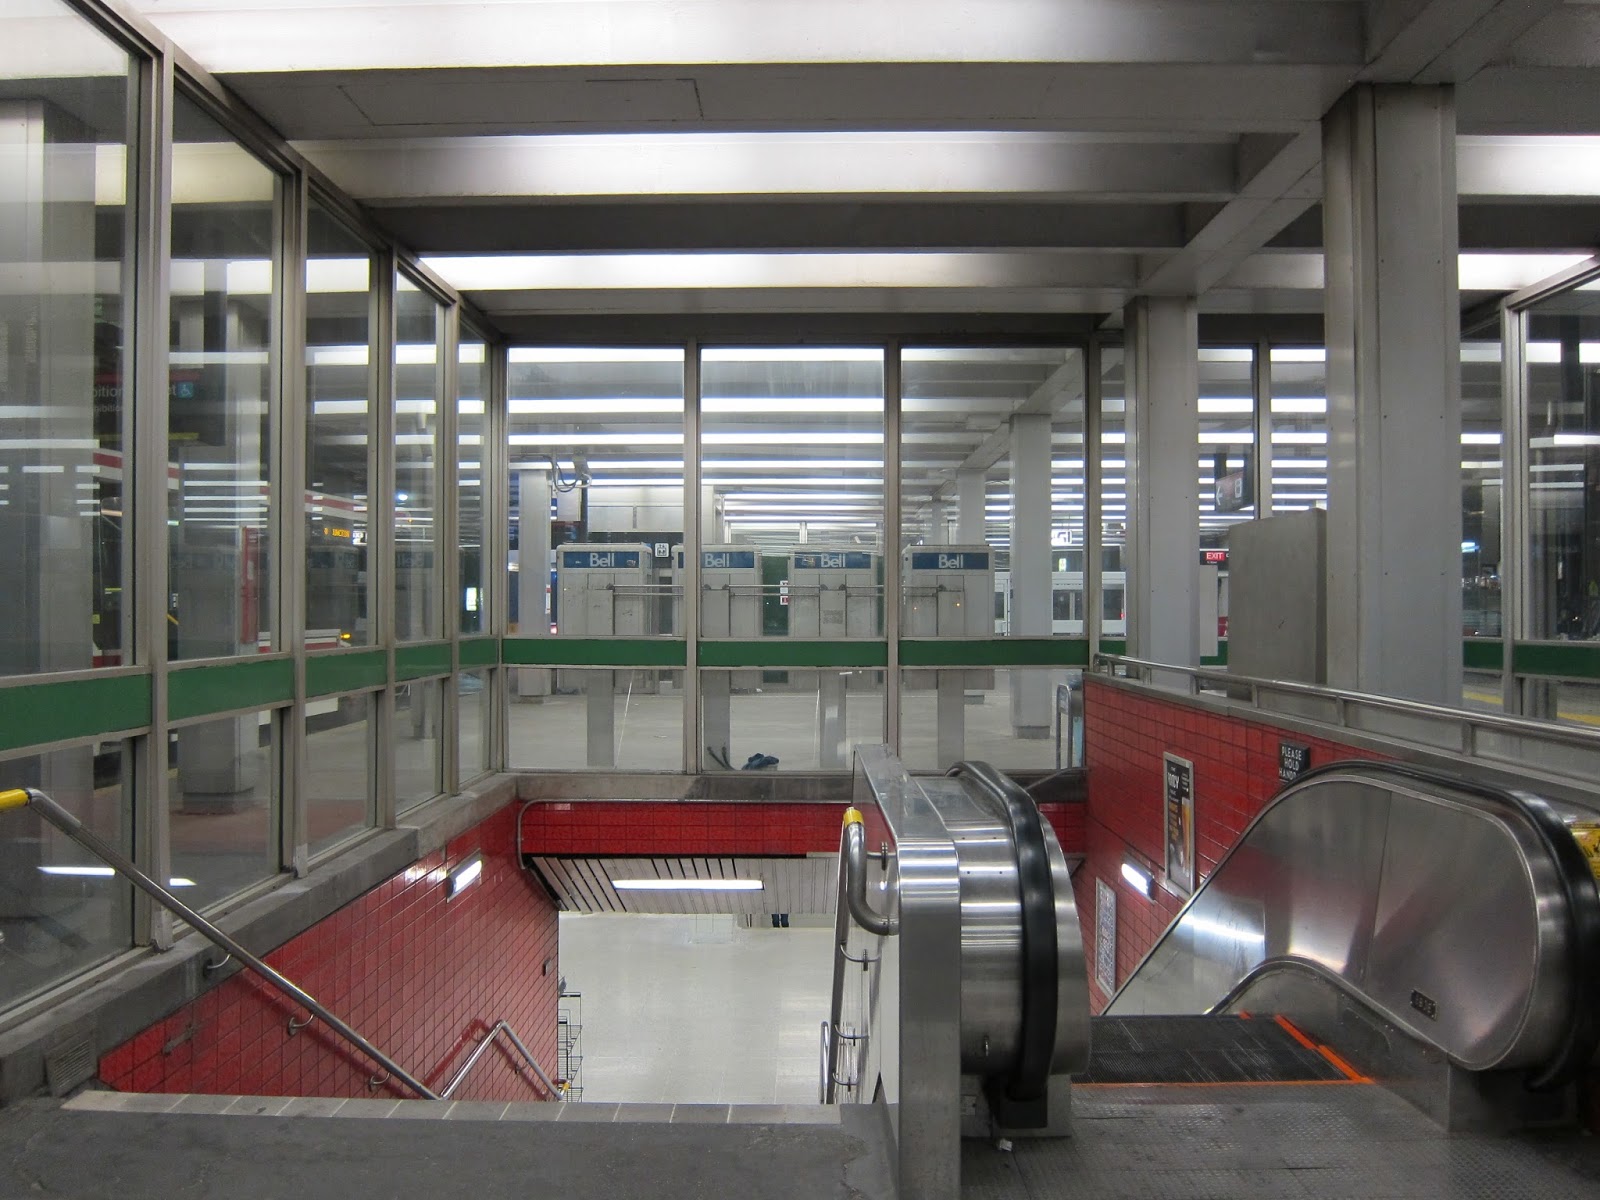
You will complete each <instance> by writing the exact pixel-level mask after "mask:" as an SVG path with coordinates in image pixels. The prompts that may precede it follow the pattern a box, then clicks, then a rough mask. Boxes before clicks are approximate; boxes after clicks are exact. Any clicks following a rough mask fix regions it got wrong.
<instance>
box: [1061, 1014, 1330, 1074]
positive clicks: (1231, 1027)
mask: <svg viewBox="0 0 1600 1200" xmlns="http://www.w3.org/2000/svg"><path fill="white" fill-rule="evenodd" d="M1344 1078H1345V1075H1344V1074H1343V1073H1342V1072H1340V1071H1339V1070H1338V1069H1337V1068H1336V1067H1335V1066H1334V1065H1333V1064H1332V1063H1331V1062H1329V1061H1328V1059H1326V1058H1325V1057H1323V1056H1322V1055H1321V1054H1320V1053H1318V1052H1317V1051H1316V1050H1315V1049H1313V1048H1311V1047H1310V1046H1306V1045H1304V1044H1302V1043H1301V1042H1299V1041H1296V1040H1295V1038H1294V1037H1293V1036H1292V1035H1291V1034H1290V1033H1289V1031H1288V1030H1286V1029H1285V1028H1284V1027H1283V1026H1281V1025H1280V1024H1278V1022H1277V1021H1274V1020H1271V1019H1269V1018H1250V1019H1246V1018H1241V1017H1096V1018H1094V1019H1093V1021H1091V1022H1090V1028H1089V1069H1088V1070H1087V1071H1086V1072H1084V1073H1083V1074H1082V1075H1079V1076H1075V1079H1077V1080H1078V1081H1079V1082H1084V1083H1283V1082H1314V1081H1317V1080H1335V1079H1344Z"/></svg>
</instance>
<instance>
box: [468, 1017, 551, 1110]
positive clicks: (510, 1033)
mask: <svg viewBox="0 0 1600 1200" xmlns="http://www.w3.org/2000/svg"><path fill="white" fill-rule="evenodd" d="M502 1033H503V1034H505V1035H506V1036H507V1037H508V1038H510V1039H511V1044H512V1045H513V1046H515V1047H516V1048H517V1051H518V1052H519V1053H520V1054H521V1055H522V1058H523V1061H524V1062H526V1063H527V1064H528V1065H529V1066H530V1067H532V1068H533V1073H534V1074H535V1075H537V1076H538V1077H539V1082H540V1083H541V1084H543V1085H544V1089H545V1091H547V1092H549V1093H550V1098H551V1099H552V1100H559V1099H561V1097H562V1095H563V1091H562V1089H561V1088H559V1087H557V1086H556V1085H555V1084H554V1083H553V1082H551V1079H550V1076H548V1075H546V1074H545V1073H544V1068H543V1067H541V1066H540V1065H539V1061H538V1059H536V1058H534V1057H533V1055H532V1053H530V1052H529V1050H528V1048H527V1047H526V1046H524V1045H523V1044H522V1039H521V1038H519V1037H518V1036H517V1031H516V1030H515V1029H513V1028H511V1026H510V1025H509V1024H508V1023H506V1022H505V1021H496V1022H495V1023H494V1027H493V1028H492V1029H490V1030H489V1032H488V1033H487V1034H485V1035H484V1037H483V1040H482V1041H480V1042H479V1043H478V1044H477V1045H476V1046H474V1047H473V1050H472V1054H471V1056H470V1057H468V1059H467V1061H466V1062H465V1063H463V1064H462V1066H461V1069H460V1070H459V1071H457V1072H456V1073H455V1076H454V1077H453V1078H452V1079H451V1080H450V1082H449V1083H448V1084H446V1085H445V1088H444V1090H443V1091H441V1092H440V1093H439V1099H441V1100H448V1099H450V1097H451V1096H453V1095H455V1090H456V1088H458V1087H460V1086H461V1081H462V1080H464V1079H465V1078H466V1077H467V1075H468V1074H469V1073H471V1071H472V1068H473V1067H475V1066H477V1065H478V1060H479V1059H480V1058H482V1057H483V1056H484V1054H485V1052H487V1051H488V1049H489V1046H490V1045H491V1044H492V1043H493V1042H494V1039H495V1038H496V1037H498V1036H499V1035H500V1034H502ZM518 1074H521V1072H520V1071H519V1072H518Z"/></svg>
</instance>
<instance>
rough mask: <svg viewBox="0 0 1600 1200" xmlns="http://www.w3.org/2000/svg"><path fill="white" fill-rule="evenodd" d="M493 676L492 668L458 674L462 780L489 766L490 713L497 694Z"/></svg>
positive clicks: (469, 778)
mask: <svg viewBox="0 0 1600 1200" xmlns="http://www.w3.org/2000/svg"><path fill="white" fill-rule="evenodd" d="M491 679H492V674H491V672H489V671H463V672H461V674H460V675H459V676H457V677H456V680H457V682H456V690H457V705H456V720H457V735H458V736H457V740H458V741H459V743H460V747H461V750H460V757H461V782H462V783H468V782H470V781H471V780H474V779H476V778H477V777H478V776H479V775H482V774H483V773H484V772H485V771H487V770H488V769H489V729H490V716H489V714H490V701H491V699H492V698H493V694H494V690H493V688H492V687H491V686H490V681H491Z"/></svg>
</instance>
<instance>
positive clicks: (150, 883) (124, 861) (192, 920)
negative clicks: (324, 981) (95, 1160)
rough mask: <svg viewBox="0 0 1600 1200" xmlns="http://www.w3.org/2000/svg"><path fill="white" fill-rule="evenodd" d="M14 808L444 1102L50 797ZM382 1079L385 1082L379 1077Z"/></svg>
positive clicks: (15, 797) (16, 800) (9, 801)
mask: <svg viewBox="0 0 1600 1200" xmlns="http://www.w3.org/2000/svg"><path fill="white" fill-rule="evenodd" d="M11 808H29V809H32V810H33V811H34V812H36V813H37V814H38V815H39V816H40V817H42V818H43V819H44V820H46V821H48V822H50V824H52V825H54V826H55V827H56V828H57V829H59V830H60V831H61V832H62V833H64V834H66V835H67V836H68V837H69V838H71V839H72V840H73V841H75V842H77V843H78V845H80V846H82V847H83V848H84V849H85V850H87V851H89V853H90V854H93V855H95V856H96V857H97V858H99V859H100V860H101V861H102V862H104V863H105V864H106V865H107V866H109V867H110V868H111V869H112V870H114V871H116V872H118V873H119V874H121V875H124V876H126V877H127V879H128V880H129V881H130V882H131V883H132V884H133V885H134V886H135V887H137V888H138V889H139V890H140V891H142V892H144V893H145V895H147V896H149V897H150V898H151V899H152V900H154V901H155V902H156V903H157V904H159V905H161V906H162V907H163V908H165V909H167V910H168V911H169V912H171V913H173V914H174V915H175V916H177V917H180V918H181V919H182V920H184V921H186V922H188V924H189V926H190V927H191V928H193V929H194V930H195V931H196V932H197V933H199V934H200V935H201V936H202V937H204V938H206V940H208V941H210V942H211V943H213V944H214V945H216V946H219V947H221V948H222V949H223V950H226V951H227V952H228V953H229V954H231V955H232V956H233V957H234V958H237V959H238V960H239V961H240V962H241V963H242V964H244V965H245V966H246V967H248V968H250V970H252V971H254V972H255V973H256V974H257V975H259V976H260V977H261V978H262V979H264V980H266V981H267V982H268V983H270V984H271V985H272V986H273V987H275V988H277V989H278V990H279V991H280V992H282V993H283V994H284V995H286V996H288V997H289V998H290V999H292V1000H294V1001H295V1003H297V1004H299V1005H302V1006H303V1007H304V1008H305V1009H306V1010H307V1011H309V1012H310V1013H311V1014H312V1017H313V1019H320V1020H321V1021H322V1022H323V1024H325V1025H326V1026H327V1027H328V1028H329V1029H332V1030H333V1031H334V1032H335V1033H337V1034H339V1036H341V1037H342V1038H344V1040H345V1041H347V1042H349V1043H350V1044H351V1045H352V1046H354V1047H355V1048H356V1049H357V1050H360V1051H361V1053H363V1054H365V1055H366V1056H367V1057H368V1058H370V1059H371V1060H372V1061H373V1062H375V1063H377V1064H378V1065H379V1066H380V1067H382V1068H383V1070H384V1071H385V1072H387V1073H388V1075H389V1076H390V1077H392V1078H394V1079H397V1080H399V1081H400V1082H401V1083H403V1084H405V1085H406V1086H407V1087H408V1088H410V1089H411V1090H412V1091H414V1092H416V1093H417V1095H419V1096H421V1097H422V1098H423V1099H425V1100H439V1099H441V1098H442V1097H440V1096H439V1094H438V1093H436V1092H434V1091H433V1090H431V1089H430V1088H428V1087H427V1086H426V1085H425V1084H423V1083H422V1082H421V1081H420V1080H417V1079H415V1078H413V1077H412V1076H411V1075H410V1073H408V1072H407V1071H406V1070H405V1068H403V1067H402V1066H400V1064H399V1063H397V1062H395V1061H394V1059H392V1058H390V1057H389V1056H388V1055H387V1054H385V1053H384V1052H383V1051H382V1050H379V1049H378V1048H377V1047H376V1046H374V1045H373V1044H372V1043H371V1042H369V1041H367V1039H366V1038H364V1037H362V1036H361V1035H360V1034H359V1033H357V1032H356V1031H355V1030H354V1029H352V1028H351V1027H350V1026H349V1025H347V1024H345V1022H344V1021H342V1020H340V1019H339V1018H338V1017H336V1016H334V1015H333V1013H331V1012H330V1011H328V1009H327V1008H325V1007H324V1006H323V1005H322V1004H321V1003H320V1002H319V1001H317V1000H316V999H315V998H314V997H313V996H312V995H311V994H310V993H309V992H307V991H306V990H305V989H304V988H302V987H300V985H299V984H297V983H294V982H293V981H292V980H290V979H288V978H286V977H285V976H283V975H281V974H279V973H278V972H277V971H276V970H274V969H273V968H272V967H269V966H268V965H267V964H266V963H264V962H262V961H261V960H260V959H259V958H257V957H256V956H255V955H254V954H251V953H250V951H248V950H246V949H245V948H244V947H243V946H242V945H240V944H239V943H238V942H237V941H235V940H234V939H233V938H232V937H230V936H229V935H228V934H226V933H224V932H223V931H222V930H221V929H218V928H217V927H216V926H215V925H213V924H212V923H211V922H210V921H208V920H206V919H205V918H204V917H202V916H201V915H200V914H199V913H197V912H196V911H195V910H194V909H192V908H190V907H189V906H188V905H187V904H185V903H184V902H183V901H182V900H179V899H178V898H177V897H176V896H174V895H173V894H172V893H171V892H169V891H168V890H167V889H166V888H164V887H162V886H161V885H160V884H159V883H157V882H156V881H155V880H154V879H151V878H150V876H148V875H146V874H145V873H144V872H143V871H141V870H140V869H139V868H138V867H136V866H134V864H133V862H132V861H131V860H130V859H128V857H127V856H126V855H124V854H123V853H122V852H121V851H120V850H118V849H116V847H114V846H111V845H109V844H108V843H107V842H105V841H103V840H102V839H101V838H100V837H99V836H97V835H96V834H94V833H92V832H91V831H90V830H88V829H86V828H84V825H83V822H82V821H80V820H78V818H77V817H75V816H73V815H72V814H71V813H69V812H68V811H67V810H66V809H64V808H62V807H61V805H59V804H57V803H56V802H55V801H54V800H52V799H51V798H50V797H49V796H47V795H45V794H44V793H43V792H41V791H39V790H38V789H37V788H13V789H10V790H9V791H3V792H0V812H3V811H5V810H6V809H11ZM219 965H220V964H219ZM310 1023H311V1022H310V1021H296V1020H295V1019H294V1018H293V1017H290V1018H289V1032H290V1034H291V1035H293V1034H294V1033H296V1032H298V1031H299V1030H301V1029H304V1028H305V1027H306V1026H307V1025H309V1024H310ZM379 1078H380V1079H381V1078H382V1077H381V1076H380V1077H379Z"/></svg>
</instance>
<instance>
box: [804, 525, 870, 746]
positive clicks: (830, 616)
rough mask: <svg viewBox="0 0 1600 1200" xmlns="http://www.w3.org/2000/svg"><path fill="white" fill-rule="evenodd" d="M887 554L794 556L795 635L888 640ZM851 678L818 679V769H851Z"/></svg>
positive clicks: (824, 675)
mask: <svg viewBox="0 0 1600 1200" xmlns="http://www.w3.org/2000/svg"><path fill="white" fill-rule="evenodd" d="M882 574H883V555H882V554H881V553H880V552H879V551H877V550H865V549H857V548H850V549H839V550H831V549H822V548H816V547H810V546H802V547H797V548H796V549H795V550H793V551H791V552H790V554H789V636H790V637H792V638H812V639H831V638H876V637H882V636H883V616H882V614H883V579H882ZM845 693H846V677H845V676H844V675H841V674H839V673H838V672H837V671H827V670H824V671H822V672H821V674H820V676H819V678H818V680H817V765H818V766H820V767H821V768H822V769H823V770H825V771H829V770H841V769H843V768H844V767H846V766H848V765H849V761H850V758H849V746H848V743H847V741H846V735H845Z"/></svg>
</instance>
